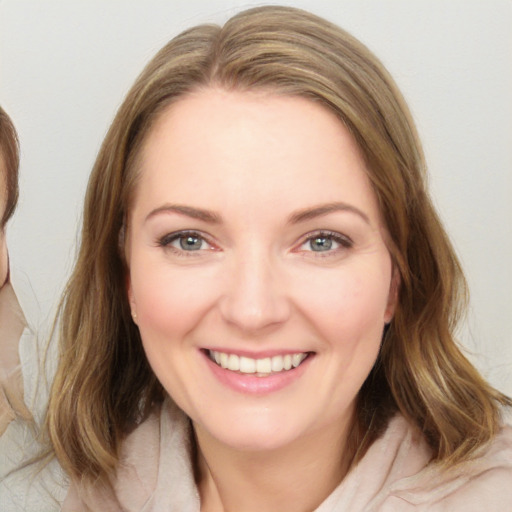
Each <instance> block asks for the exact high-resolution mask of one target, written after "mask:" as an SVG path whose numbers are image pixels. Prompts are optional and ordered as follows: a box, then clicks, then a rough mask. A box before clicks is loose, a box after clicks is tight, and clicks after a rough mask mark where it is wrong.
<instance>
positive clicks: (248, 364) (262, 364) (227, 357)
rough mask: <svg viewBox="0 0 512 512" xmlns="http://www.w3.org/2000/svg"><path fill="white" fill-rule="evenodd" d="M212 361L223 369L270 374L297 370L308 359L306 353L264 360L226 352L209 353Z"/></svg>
mask: <svg viewBox="0 0 512 512" xmlns="http://www.w3.org/2000/svg"><path fill="white" fill-rule="evenodd" d="M209 355H210V359H212V360H213V361H215V362H216V363H217V364H218V365H219V366H221V367H222V368H227V369H228V370H231V371H234V372H237V371H239V372H241V373H257V374H266V375H268V374H270V373H272V372H281V371H283V370H291V369H292V368H297V366H299V364H300V363H302V361H304V359H306V357H307V355H308V354H307V353H306V352H299V353H297V354H286V355H282V356H274V357H264V358H262V359H253V358H251V357H245V356H237V355H236V354H227V353H226V352H217V351H216V350H210V351H209Z"/></svg>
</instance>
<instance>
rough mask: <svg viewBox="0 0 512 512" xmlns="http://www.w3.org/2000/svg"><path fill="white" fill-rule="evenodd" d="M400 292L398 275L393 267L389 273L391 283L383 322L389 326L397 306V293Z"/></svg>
mask: <svg viewBox="0 0 512 512" xmlns="http://www.w3.org/2000/svg"><path fill="white" fill-rule="evenodd" d="M399 290H400V273H399V272H398V269H397V268H396V266H395V265H393V269H392V271H391V282H390V285H389V295H388V303H387V305H386V311H385V312H384V322H385V323H386V324H389V323H390V322H391V320H393V316H394V315H395V310H396V307H397V304H398V292H399Z"/></svg>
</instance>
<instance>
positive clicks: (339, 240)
mask: <svg viewBox="0 0 512 512" xmlns="http://www.w3.org/2000/svg"><path fill="white" fill-rule="evenodd" d="M352 245H353V244H352V240H350V238H348V237H347V236H344V235H342V234H341V233H335V232H323V231H322V232H317V233H313V234H311V235H309V236H307V238H306V239H305V241H304V242H302V244H301V245H300V250H302V251H312V252H337V251H338V250H340V249H342V248H350V247H352Z"/></svg>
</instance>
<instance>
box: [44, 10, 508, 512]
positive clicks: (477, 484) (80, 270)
mask: <svg viewBox="0 0 512 512" xmlns="http://www.w3.org/2000/svg"><path fill="white" fill-rule="evenodd" d="M424 172H425V165H424V160H423V156H422V152H421V148H420V144H419V142H418V140H417V136H416V132H415V129H414V125H413V123H412V120H411V117H410V115H409V112H408V110H407V107H406V105H405V104H404V102H403V99H402V97H401V95H400V93H399V92H398V90H397V88H396V86H395V85H394V83H393V82H392V80H391V78H390V77H389V75H388V74H387V72H386V71H385V69H384V68H383V67H382V65H381V64H380V63H379V62H378V61H377V59H376V58H375V57H374V56H373V55H371V54H370V52H369V51H368V50H367V49H366V48H365V47H364V46H363V45H361V44H360V43H359V42H357V41H356V40H354V39H353V38H352V37H351V36H349V35H348V34H346V33H345V32H343V31H341V30H340V29H339V28H337V27H335V26H333V25H331V24H329V23H328V22H326V21H324V20H321V19H319V18H317V17H315V16H312V15H310V14H308V13H305V12H303V11H299V10H295V9H291V8H283V7H266V8H258V9H254V10H249V11H246V12H243V13H241V14H239V15H237V16H235V17H234V18H232V19H231V20H230V21H228V22H227V23H226V25H225V26H224V27H222V28H219V27H215V26H200V27H195V28H193V29H190V30H188V31H186V32H184V33H183V34H181V35H180V36H178V37H176V38H175V39H173V40H172V41H171V42H170V43H169V44H168V45H167V46H166V47H164V48H163V49H162V50H161V51H160V52H159V53H158V54H157V56H156V57H155V58H154V59H153V60H152V61H151V62H150V63H149V65H148V66H147V67H146V69H145V70H144V71H143V73H142V74H141V76H140V77H139V79H138V80H137V82H136V83H135V85H134V86H133V88H132V90H131V91H130V93H129V94H128V96H127V98H126V100H125V101H124V103H123V105H122V106H121V108H120V110H119V112H118V114H117V116H116V118H115V120H114V122H113V124H112V127H111V129H110V131H109V133H108V134H107V137H106V139H105V141H104V144H103V146H102V149H101V151H100V154H99V156H98V159H97V162H96V165H95V167H94V169H93V172H92V175H91V178H90V182H89V187H88V192H87V196H86V201H85V211H84V221H83V230H82V244H81V247H80V252H79V257H78V261H77V263H76V266H75V270H74V272H73V275H72V277H71V280H70V282H69V285H68V288H67V291H66V294H65V296H64V300H63V305H62V310H61V317H60V318H61V328H60V340H61V347H60V350H61V360H60V363H59V368H58V370H57V374H56V377H55V381H54V384H53V388H52V393H51V398H50V404H49V410H48V416H47V429H48V434H49V439H50V442H51V446H52V450H53V451H54V453H55V455H56V457H57V458H58V460H59V462H60V464H61V466H62V468H63V469H64V471H65V472H66V473H67V474H68V475H69V477H70V480H71V487H70V489H69V492H68V494H67V496H66V498H65V500H64V503H63V510H73V511H76V510H176V511H188V510H190V511H197V510H202V511H203V512H205V511H211V510H237V511H250V510H253V509H255V510H259V511H261V510H268V511H270V510H320V511H322V512H326V511H331V510H351V511H356V510H394V511H397V510H398V511H399V510H412V509H418V510H419V509H423V510H436V508H437V509H438V510H459V509H461V508H462V507H464V508H465V509H468V508H470V507H471V506H473V507H476V508H474V510H480V509H481V508H482V507H483V506H484V504H485V506H487V507H491V508H492V505H493V504H495V505H496V508H497V507H498V505H499V506H500V507H501V508H503V506H505V507H506V506H507V505H509V504H512V495H511V494H510V492H511V491H510V489H509V487H510V486H509V485H506V482H507V481H509V480H510V477H511V476H512V448H511V443H512V434H511V432H510V428H509V427H505V426H503V424H502V420H501V417H500V411H501V406H503V405H510V401H509V400H508V398H506V397H504V396H503V395H501V394H500V393H499V392H497V391H495V390H494V389H492V388H491V387H490V386H489V385H488V384H487V383H486V382H485V381H484V380H482V378H481V377H480V376H479V374H478V373H477V372H476V370H475V369H474V368H473V367H472V366H471V365H470V364H469V362H468V361H467V360H466V359H465V358H464V357H463V355H462V354H461V353H460V351H459V349H458V348H457V346H456V344H455V342H454V339H453V335H452V333H453V329H454V328H455V325H456V323H457V319H458V317H459V315H460V312H461V309H462V306H463V304H464V300H465V283H464V279H463V275H462V272H461V269H460V266H459V263H458V261H457V258H456V257H455V255H454V252H453V249H452V247H451V245H450V243H449V241H448V239H447V237H446V234H445V232H444V230H443V228H442V226H441V224H440V222H439V219H438V217H437V215H436V213H435V211H434V209H433V207H432V205H431V202H430V200H429V197H428V194H427V192H426V190H425V184H424V178H425V176H424Z"/></svg>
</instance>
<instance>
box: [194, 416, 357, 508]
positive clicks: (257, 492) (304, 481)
mask: <svg viewBox="0 0 512 512" xmlns="http://www.w3.org/2000/svg"><path fill="white" fill-rule="evenodd" d="M349 426H350V425H346V426H345V428H342V429H340V428H337V429H336V431H335V432H333V429H331V430H329V431H327V432H324V431H322V432H316V433H315V435H310V436H309V437H307V438H303V439H300V440H297V441H294V442H293V443H292V444H290V445H287V446H284V447H281V448H279V449H275V450H271V451H258V452H247V451H238V450H236V449H232V448H231V447H226V446H225V445H223V444H222V443H220V442H218V441H216V440H215V439H213V438H211V437H210V436H209V435H208V433H207V432H205V431H204V430H202V429H201V428H200V427H198V426H197V425H194V430H195V432H196V438H197V443H198V455H197V459H198V460H197V468H198V485H199V492H200V495H201V511H202V512H213V511H215V512H219V511H224V512H234V511H236V512H261V511H262V510H265V511H266V512H274V511H276V512H277V511H279V512H282V511H283V510H286V511H290V512H305V511H311V510H314V509H316V508H317V507H318V506H319V505H320V504H321V503H322V502H323V501H324V499H325V498H327V496H329V494H330V493H331V492H332V491H333V490H334V489H335V488H336V487H337V486H338V485H339V483H340V482H341V481H342V480H343V478H344V477H345V475H346V473H347V471H348V468H349V465H350V462H351V459H352V456H351V455H350V454H349V453H348V452H349V450H347V449H346V446H345V445H346V439H347V434H348V427H349Z"/></svg>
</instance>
